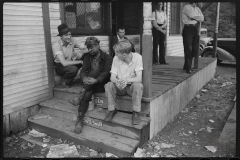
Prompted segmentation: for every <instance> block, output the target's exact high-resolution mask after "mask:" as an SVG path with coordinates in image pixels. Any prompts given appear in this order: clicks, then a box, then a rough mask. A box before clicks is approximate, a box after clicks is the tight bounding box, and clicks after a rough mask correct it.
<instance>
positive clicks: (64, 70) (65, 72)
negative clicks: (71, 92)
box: [55, 63, 82, 85]
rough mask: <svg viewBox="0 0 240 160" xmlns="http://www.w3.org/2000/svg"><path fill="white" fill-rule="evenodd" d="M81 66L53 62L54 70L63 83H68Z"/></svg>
mask: <svg viewBox="0 0 240 160" xmlns="http://www.w3.org/2000/svg"><path fill="white" fill-rule="evenodd" d="M81 67H82V64H77V65H71V66H66V67H64V66H63V65H62V64H61V63H55V71H56V73H57V74H58V75H59V76H61V77H62V78H63V80H64V82H65V84H67V85H70V84H71V83H72V81H73V79H74V77H75V76H76V75H77V73H78V70H79V69H80V68H81Z"/></svg>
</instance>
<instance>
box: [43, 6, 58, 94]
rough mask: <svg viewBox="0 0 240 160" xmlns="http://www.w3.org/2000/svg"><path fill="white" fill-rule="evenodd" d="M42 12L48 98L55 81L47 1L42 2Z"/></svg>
mask: <svg viewBox="0 0 240 160" xmlns="http://www.w3.org/2000/svg"><path fill="white" fill-rule="evenodd" d="M42 14H43V29H44V37H45V49H46V59H47V72H48V86H49V98H53V87H54V86H55V83H54V72H53V56H52V43H51V30H50V17H49V3H42Z"/></svg>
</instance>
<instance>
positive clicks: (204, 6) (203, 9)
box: [200, 2, 213, 12]
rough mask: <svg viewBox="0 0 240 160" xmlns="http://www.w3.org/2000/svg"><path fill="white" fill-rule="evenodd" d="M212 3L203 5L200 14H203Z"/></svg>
mask: <svg viewBox="0 0 240 160" xmlns="http://www.w3.org/2000/svg"><path fill="white" fill-rule="evenodd" d="M212 4H213V2H209V3H204V5H203V6H202V7H201V8H200V9H201V11H202V12H204V11H205V10H206V9H208V7H209V6H211V5H212Z"/></svg>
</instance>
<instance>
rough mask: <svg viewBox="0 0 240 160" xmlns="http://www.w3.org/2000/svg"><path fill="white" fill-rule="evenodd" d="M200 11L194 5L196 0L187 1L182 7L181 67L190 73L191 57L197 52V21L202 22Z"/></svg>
mask: <svg viewBox="0 0 240 160" xmlns="http://www.w3.org/2000/svg"><path fill="white" fill-rule="evenodd" d="M203 20H204V17H203V14H202V11H201V10H200V9H199V8H198V7H197V6H196V2H189V3H188V4H187V5H185V6H184V7H183V10H182V22H183V23H184V28H183V31H182V37H183V46H184V59H185V62H184V66H183V69H184V70H186V72H187V73H189V74H191V72H192V70H191V66H192V59H193V57H194V55H195V54H197V49H198V46H197V40H198V39H197V38H198V36H197V35H198V26H197V25H198V22H203Z"/></svg>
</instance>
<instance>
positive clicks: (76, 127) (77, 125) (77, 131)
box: [73, 112, 83, 134]
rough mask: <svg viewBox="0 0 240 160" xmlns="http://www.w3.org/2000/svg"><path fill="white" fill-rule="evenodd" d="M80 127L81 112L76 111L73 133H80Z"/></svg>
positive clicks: (81, 120) (81, 121)
mask: <svg viewBox="0 0 240 160" xmlns="http://www.w3.org/2000/svg"><path fill="white" fill-rule="evenodd" d="M82 127H83V114H82V112H79V113H78V117H77V121H76V124H75V128H74V130H73V131H74V133H76V134H80V133H81V132H82Z"/></svg>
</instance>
